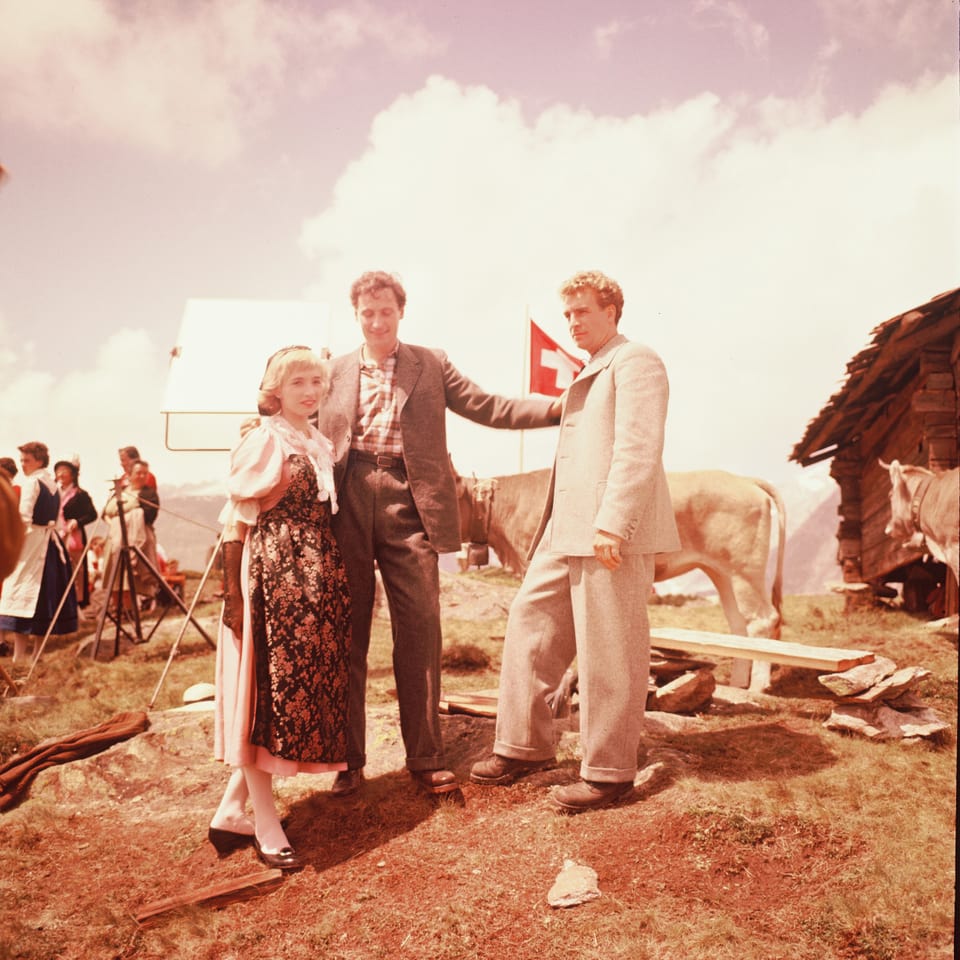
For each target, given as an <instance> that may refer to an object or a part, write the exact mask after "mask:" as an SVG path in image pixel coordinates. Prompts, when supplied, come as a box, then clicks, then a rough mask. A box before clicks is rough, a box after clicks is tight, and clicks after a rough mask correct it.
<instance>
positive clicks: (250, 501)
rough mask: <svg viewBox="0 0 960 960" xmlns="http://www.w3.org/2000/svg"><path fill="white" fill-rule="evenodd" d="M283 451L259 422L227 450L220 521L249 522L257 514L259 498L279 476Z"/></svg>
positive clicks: (271, 486)
mask: <svg viewBox="0 0 960 960" xmlns="http://www.w3.org/2000/svg"><path fill="white" fill-rule="evenodd" d="M283 461H284V453H283V449H282V447H281V444H280V441H279V439H278V437H277V436H276V435H275V434H273V433H272V432H270V431H269V430H267V429H266V427H263V426H259V427H256V428H255V429H253V430H251V431H250V432H249V433H248V434H247V435H246V436H245V437H244V438H243V439H242V440H241V441H240V443H239V444H238V445H237V446H236V448H234V450H233V452H232V453H231V454H230V476H229V477H228V478H227V493H228V494H229V497H230V499H229V500H227V502H226V504H225V505H224V507H223V510H221V511H220V522H221V523H222V524H223V525H224V526H230V525H232V524H235V523H237V522H240V523H244V524H246V525H247V526H251V527H252V526H253V525H254V524H255V523H256V522H257V517H258V516H259V514H260V501H261V500H262V499H263V498H264V497H266V496H267V494H269V493H270V491H271V490H273V489H275V488H276V487H277V485H278V484H279V483H280V482H281V480H282V475H283Z"/></svg>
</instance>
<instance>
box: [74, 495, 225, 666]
mask: <svg viewBox="0 0 960 960" xmlns="http://www.w3.org/2000/svg"><path fill="white" fill-rule="evenodd" d="M122 485H123V480H122V479H118V480H114V488H113V492H114V497H115V498H116V501H117V518H118V520H119V521H120V542H121V546H120V548H119V549H118V551H117V556H116V562H111V564H110V570H109V578H108V581H107V583H106V595H107V599H106V602H105V603H104V605H103V609H102V610H101V611H100V616H99V617H98V618H97V635H96V639H95V641H94V643H93V645H92V647H91V652H90V656H91V658H92V659H94V660H95V659H96V658H97V654H98V653H99V651H100V639H101V636H102V634H103V627H104V625H105V623H106V621H107V620H108V619H110V620H111V621H112V622H113V623H114V624H115V625H116V628H117V629H116V633H115V635H114V641H113V656H117V654H119V652H120V635H121V634H123V636H125V637H126V638H127V639H128V640H130V642H131V643H146V642H147V641H148V640H149V639H150V638H151V637H152V636H153V634H154V632H155V631H156V629H157V627H159V626H160V623H161V622H162V621H163V618H164V617H165V616H166V615H167V611H168V610H169V609H170V604H169V600H171V599H172V600H173V601H174V602H175V603H176V604H177V606H179V607H180V610H181V611H182V612H183V613H184V614H185V615H186V617H187V621H188V622H190V623H192V624H193V625H194V626H195V627H196V628H197V630H199V631H200V633H201V634H202V636H203V639H204V640H206V641H207V643H208V644H209V645H210V646H211V647H213V648H214V649H216V643H214V641H213V640H211V639H210V637H209V635H208V634H207V632H206V630H204V629H203V627H202V626H200V624H199V623H198V622H197V620H196V618H195V617H194V616H193V612H192V609H188V608H187V606H186V604H185V603H184V602H183V600H181V599H180V597H179V596H178V595H177V593H176V591H174V590H173V588H172V587H171V586H170V585H169V584H168V583H167V581H166V580H164V578H163V574H162V573H160V571H159V570H157V568H156V567H155V566H154V565H153V563H151V562H150V560H149V559H148V558H147V556H146V555H145V554H144V552H143V551H142V550H141V549H140V547H138V546H137V545H136V544H133V545H132V546H131V544H130V541H129V539H128V537H127V520H126V517H125V515H124V512H123V497H122V495H121V491H122ZM134 557H136V559H137V563H138V564H142V565H143V569H145V570H146V571H147V572H148V573H149V574H150V576H151V577H152V578H153V579H154V580H155V581H156V583H157V586H158V588H159V589H160V590H161V591H162V596H163V597H164V600H165V603H164V606H163V611H162V612H161V614H160V616H159V617H157V620H156V623H154V625H153V627H152V628H151V630H150V632H149V633H148V634H147V636H146V637H144V635H143V625H142V623H141V621H140V608H139V606H138V605H137V588H136V582H135V577H134V562H133V560H134ZM125 583H126V585H127V586H126V589H127V591H128V596H129V598H130V602H129V610H128V609H125V606H124V590H125V587H124V584H125ZM114 587H116V590H117V593H116V603H115V604H114V602H113V599H114V593H113V591H114ZM127 619H129V620H131V621H132V623H133V633H132V634H131V633H130V632H129V631H128V630H127V628H126V627H125V625H124V621H125V620H127Z"/></svg>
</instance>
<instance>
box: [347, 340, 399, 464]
mask: <svg viewBox="0 0 960 960" xmlns="http://www.w3.org/2000/svg"><path fill="white" fill-rule="evenodd" d="M397 346H398V347H399V344H398V345H397ZM351 446H352V448H353V449H354V450H363V451H365V452H366V453H382V454H386V455H387V456H391V457H402V456H403V439H402V437H401V436H400V417H399V411H398V409H397V351H396V350H394V351H393V353H391V354H390V356H389V357H387V358H386V359H385V360H384V361H383V363H382V364H378V363H376V361H374V360H366V359H364V358H363V357H361V359H360V400H359V402H358V404H357V422H356V429H355V430H354V432H353V443H352V444H351Z"/></svg>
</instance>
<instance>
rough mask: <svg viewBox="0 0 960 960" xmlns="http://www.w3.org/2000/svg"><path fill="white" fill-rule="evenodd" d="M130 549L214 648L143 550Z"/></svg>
mask: <svg viewBox="0 0 960 960" xmlns="http://www.w3.org/2000/svg"><path fill="white" fill-rule="evenodd" d="M130 549H131V550H133V551H135V552H136V554H137V556H138V557H139V558H140V562H141V563H142V564H143V565H144V566H145V567H146V568H147V570H149V571H150V573H151V574H152V575H153V577H154V579H155V580H156V581H157V584H158V585H159V587H160V589H161V590H162V591H164V592H165V593H166V594H167V595H169V596H171V597H173V599H174V600H175V601H176V604H177V606H178V607H180V610H181V611H182V612H183V613H184V614H186V616H187V617H188V618H189V620H190V622H191V623H192V624H193V625H194V626H195V627H196V628H197V630H199V631H200V633H201V634H203V639H204V640H206V641H207V643H208V644H210V646H211V647H213V648H214V649H216V646H217V645H216V643H214V641H213V640H211V639H210V637H209V636H208V635H207V631H206V630H204V629H203V627H201V626H200V624H199V623H197V621H196V620H195V619H194V617H193V614H192V613H191V611H190V609H189V608H188V607H187V605H186V604H185V603H184V602H183V600H181V599H180V597H178V596H177V595H176V593H175V592H174V591H173V590H172V589H171V588H170V587H169V586H168V585H167V581H166V580H164V579H163V574H162V573H160V571H159V570H158V569H157V568H156V567H155V566H154V565H153V564H152V563H151V562H150V560H149V559H148V558H147V556H146V555H145V554H144V552H143V551H142V550H141V549H140V548H139V547H137V546H133V547H131V548H130ZM208 570H209V567H208ZM204 579H206V578H204ZM202 586H203V582H201V584H200V587H198V588H197V595H199V592H200V588H201V587H202Z"/></svg>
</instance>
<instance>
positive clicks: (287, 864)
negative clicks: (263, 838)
mask: <svg viewBox="0 0 960 960" xmlns="http://www.w3.org/2000/svg"><path fill="white" fill-rule="evenodd" d="M253 849H254V850H256V851H257V856H258V857H259V858H260V859H261V860H262V861H263V862H264V863H265V864H266V865H267V866H268V867H277V868H279V869H280V870H299V869H301V867H303V861H302V860H301V859H300V858H299V857H298V856H297V854H296V851H295V850H294V849H293V847H284V848H283V849H282V850H281V851H280V852H279V853H267V852H266V851H265V850H264V849H263V847H261V846H260V844H259V842H258V841H257V838H256V837H254V838H253Z"/></svg>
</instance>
